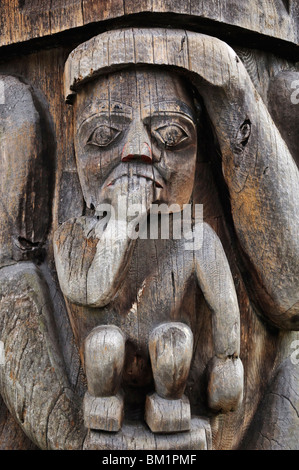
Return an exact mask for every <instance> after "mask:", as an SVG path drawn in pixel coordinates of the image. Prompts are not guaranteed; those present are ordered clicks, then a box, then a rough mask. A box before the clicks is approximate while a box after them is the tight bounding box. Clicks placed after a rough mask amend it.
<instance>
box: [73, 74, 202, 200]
mask: <svg viewBox="0 0 299 470" xmlns="http://www.w3.org/2000/svg"><path fill="white" fill-rule="evenodd" d="M194 116H195V112H194V106H193V103H192V98H191V96H190V94H189V93H188V91H187V88H186V85H185V83H184V81H183V80H182V79H181V78H180V77H178V76H176V75H174V74H171V73H169V72H165V71H155V70H154V69H144V70H143V69H139V70H129V71H122V72H117V73H113V74H110V75H108V76H103V77H100V78H99V79H98V80H97V81H96V82H94V81H93V82H90V83H88V84H86V85H85V86H84V87H83V89H82V90H81V91H80V93H79V94H78V96H77V100H76V105H75V126H76V127H75V150H76V158H77V167H78V172H79V178H80V182H81V186H82V190H83V194H84V198H85V201H86V203H87V205H88V207H92V206H93V207H95V208H96V207H97V206H98V205H99V204H100V203H103V202H108V203H112V205H113V204H114V203H116V202H117V200H116V198H117V196H120V195H128V194H132V193H134V194H135V195H136V198H135V200H134V202H141V199H140V200H138V197H139V196H138V195H140V198H142V200H143V202H144V195H145V197H146V199H147V203H149V204H150V203H153V202H159V203H162V202H164V203H167V204H168V205H170V204H173V203H175V204H179V205H180V207H182V205H183V204H187V203H188V202H189V200H190V196H191V193H192V189H193V180H194V173H195V163H196V153H197V135H196V126H195V117H194Z"/></svg>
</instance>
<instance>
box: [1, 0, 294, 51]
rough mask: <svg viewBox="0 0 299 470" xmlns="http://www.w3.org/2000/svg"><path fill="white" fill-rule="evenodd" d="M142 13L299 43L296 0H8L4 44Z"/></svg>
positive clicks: (3, 19)
mask: <svg viewBox="0 0 299 470" xmlns="http://www.w3.org/2000/svg"><path fill="white" fill-rule="evenodd" d="M137 13H139V14H140V13H147V14H154V13H156V14H159V16H160V18H161V15H164V16H165V15H169V14H170V13H172V14H176V15H184V16H185V17H182V18H184V22H185V24H186V22H188V21H190V22H192V21H194V19H195V20H197V21H198V22H199V21H200V20H201V19H202V18H204V19H208V20H213V21H215V22H217V23H218V24H220V25H221V24H227V25H230V26H236V27H238V28H243V30H245V31H246V30H247V31H254V32H258V33H261V34H262V35H269V36H270V37H273V38H279V39H282V40H284V41H288V42H293V43H294V44H297V43H298V24H297V22H296V19H297V17H298V5H297V2H296V0H290V5H289V7H288V8H286V7H285V4H284V3H283V1H282V0H276V1H274V0H262V1H258V0H254V1H251V2H250V4H249V3H248V4H247V3H242V4H241V5H240V3H239V2H238V1H237V0H222V1H221V2H219V1H216V0H213V1H209V3H208V4H207V2H195V1H193V0H188V1H186V2H184V3H182V2H177V1H174V0H171V1H167V2H162V1H160V0H143V1H142V2H138V3H136V2H133V1H132V0H124V1H121V0H104V1H103V0H101V3H100V8H99V3H98V2H97V1H95V0H67V1H62V0H52V1H50V0H43V1H42V2H41V1H40V2H39V3H38V4H36V3H34V4H33V3H32V1H31V0H24V1H22V2H21V3H20V2H19V0H3V1H2V2H1V8H0V28H1V32H2V34H1V42H0V45H1V46H4V45H9V44H15V43H19V42H22V41H28V40H30V39H33V38H41V37H45V36H49V35H54V34H56V33H60V32H62V31H66V30H71V29H72V28H74V27H76V28H78V27H80V26H84V25H88V24H91V23H94V22H99V23H100V22H102V21H105V20H111V19H115V18H121V19H122V20H124V19H127V18H128V17H130V15H134V14H137ZM186 15H187V19H188V20H187V21H186ZM165 17H166V16H165ZM7 18H9V19H10V20H9V22H8V21H7ZM166 22H167V20H166ZM215 24H216V23H215ZM136 25H138V22H137V24H136Z"/></svg>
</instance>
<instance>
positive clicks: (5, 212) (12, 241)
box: [0, 75, 53, 265]
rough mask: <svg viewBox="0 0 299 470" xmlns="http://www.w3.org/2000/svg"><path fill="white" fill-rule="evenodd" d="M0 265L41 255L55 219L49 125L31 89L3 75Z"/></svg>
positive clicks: (0, 111) (0, 127)
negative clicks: (52, 201)
mask: <svg viewBox="0 0 299 470" xmlns="http://www.w3.org/2000/svg"><path fill="white" fill-rule="evenodd" d="M0 83H1V90H2V93H1V94H2V100H1V102H0V174H1V182H0V265H1V264H2V265H3V264H4V265H5V264H7V263H8V264H9V263H11V260H16V261H19V260H26V259H29V258H32V257H34V256H37V255H38V253H40V249H41V245H42V242H43V240H44V238H45V234H46V231H47V229H48V224H49V220H50V204H49V202H50V173H51V170H50V161H51V155H49V154H50V149H49V148H48V147H49V143H50V142H53V137H52V136H51V138H49V135H48V133H49V130H48V122H47V118H46V116H42V115H41V112H42V111H41V106H40V105H39V104H38V102H37V100H36V98H35V97H34V95H33V93H32V90H31V89H30V87H29V86H28V85H26V84H25V83H23V82H21V81H20V80H19V79H18V78H16V77H12V76H5V75H0Z"/></svg>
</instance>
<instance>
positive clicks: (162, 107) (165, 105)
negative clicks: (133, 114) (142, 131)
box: [142, 100, 196, 123]
mask: <svg viewBox="0 0 299 470" xmlns="http://www.w3.org/2000/svg"><path fill="white" fill-rule="evenodd" d="M168 113H169V114H178V115H181V116H185V117H187V118H189V119H191V121H193V122H194V123H195V122H196V115H195V112H194V111H193V110H192V109H191V108H190V107H189V106H188V105H187V104H186V103H183V102H182V101H179V100H177V101H160V102H156V103H151V104H150V105H147V106H144V107H143V109H142V118H143V119H146V118H148V117H150V116H153V115H161V114H162V115H166V114H168Z"/></svg>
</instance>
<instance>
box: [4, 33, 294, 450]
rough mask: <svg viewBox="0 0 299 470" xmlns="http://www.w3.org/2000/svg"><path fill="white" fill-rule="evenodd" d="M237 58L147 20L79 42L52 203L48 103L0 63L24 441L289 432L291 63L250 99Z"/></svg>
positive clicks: (231, 441)
mask: <svg viewBox="0 0 299 470" xmlns="http://www.w3.org/2000/svg"><path fill="white" fill-rule="evenodd" d="M68 52H70V51H68ZM65 58H66V57H65ZM241 58H242V53H240V54H239V55H237V54H236V52H235V51H234V50H233V49H232V48H231V47H230V46H228V45H227V44H226V43H225V42H223V41H221V40H219V39H217V38H215V37H212V36H210V35H204V34H200V33H197V32H192V31H186V30H183V29H165V28H162V27H156V28H151V29H149V28H134V27H133V28H132V27H130V28H123V29H116V28H113V29H112V30H110V31H106V32H104V33H100V34H98V35H96V36H94V37H92V38H91V39H89V40H88V41H85V42H83V43H82V44H79V45H76V47H75V48H74V50H73V51H72V52H70V54H69V55H68V57H67V59H66V61H65V63H64V92H65V96H64V99H65V101H66V103H65V102H63V104H62V111H61V112H62V113H65V115H66V114H67V113H69V115H70V116H71V117H72V121H71V124H70V129H71V130H72V132H73V134H72V135H69V134H68V136H67V138H66V139H69V140H70V141H71V144H72V142H73V143H74V154H75V168H74V169H73V170H72V171H73V174H75V175H78V184H77V186H76V188H77V189H76V191H73V192H72V195H73V197H74V203H73V205H74V207H75V211H72V213H70V215H68V214H67V211H65V214H64V216H63V217H62V220H61V221H59V223H58V221H57V218H56V215H55V214H56V213H57V210H58V212H59V209H57V207H58V206H59V204H60V206H63V204H64V203H65V202H66V196H65V195H64V193H63V192H62V191H61V181H62V180H59V178H57V177H56V180H55V171H56V174H57V172H58V173H59V171H60V172H61V167H59V168H55V165H54V154H55V151H56V148H55V144H54V142H55V138H54V127H53V124H52V123H51V117H50V113H49V112H48V110H47V109H46V107H45V106H44V102H43V100H42V98H41V96H40V95H39V94H36V93H35V91H34V89H33V88H32V87H30V86H29V85H28V84H27V81H26V80H23V79H20V78H17V77H15V76H12V75H11V74H10V73H6V74H2V73H1V74H0V83H3V89H4V93H5V102H4V103H3V104H0V167H1V170H2V171H1V175H4V177H2V178H1V186H0V192H1V205H0V229H1V232H0V268H1V269H0V279H1V285H0V313H1V315H0V341H1V345H3V357H2V356H1V357H2V359H3V360H2V362H1V361H0V392H1V396H2V398H3V400H4V402H5V405H6V406H7V408H8V410H9V412H10V413H11V415H12V416H13V418H14V419H15V420H16V422H17V423H18V425H19V426H20V428H21V429H22V430H23V431H24V433H25V434H26V436H27V437H28V438H29V439H30V441H31V442H33V443H34V444H35V445H36V446H38V447H39V448H42V449H56V448H59V449H100V450H101V449H110V450H112V449H127V450H135V449H163V450H180V449H187V450H204V449H237V448H241V449H242V448H244V449H261V448H273V447H275V444H273V443H275V442H276V443H277V442H278V443H279V446H281V447H282V448H294V449H295V448H298V411H297V405H298V384H299V372H298V367H297V368H296V366H295V365H294V363H293V362H291V361H290V348H291V344H293V343H292V341H294V339H296V338H297V336H296V333H293V331H298V330H299V287H298V278H299V236H298V235H299V220H298V214H299V199H298V192H299V171H298V166H297V165H298V152H297V150H298V144H297V141H295V138H294V137H293V138H292V136H294V135H295V133H296V123H298V119H297V117H298V116H297V117H296V119H297V121H296V119H295V120H294V122H295V124H294V123H293V122H292V123H290V124H289V125H288V126H286V124H285V122H284V121H285V119H286V116H285V114H287V111H286V109H285V108H283V103H281V108H282V109H283V112H281V113H280V111H279V109H280V104H279V98H281V97H282V96H283V93H287V91H288V92H291V90H293V88H292V86H293V85H292V84H293V83H294V81H295V80H296V79H297V78H298V72H296V71H294V70H292V71H287V70H286V71H280V73H278V74H277V75H276V76H273V77H272V78H271V80H270V79H269V87H268V90H267V103H266V100H265V97H264V96H263V98H262V97H261V96H260V95H259V93H258V91H260V90H257V89H256V87H255V84H254V83H253V82H254V78H253V77H250V76H249V73H248V70H247V69H246V67H245V65H246V60H245V59H244V58H243V60H244V64H245V65H244V64H243V62H242V60H241ZM0 70H1V69H0ZM270 113H271V115H270ZM274 121H275V122H274ZM69 122H70V121H69ZM68 131H69V129H68ZM56 132H57V129H56ZM71 147H72V145H71ZM65 165H66V162H65ZM211 168H212V169H211ZM12 172H13V176H12ZM217 172H218V173H217ZM54 180H55V181H56V187H55V191H53V184H54ZM217 183H218V188H217ZM59 191H61V192H59ZM76 192H77V193H79V194H80V195H81V194H82V204H81V205H80V204H79V203H77V201H78V200H79V198H78V197H77V196H78V194H75V193H76ZM221 192H222V193H221ZM67 194H69V193H67ZM219 194H220V196H219ZM57 195H58V196H57ZM221 198H223V201H221ZM53 200H54V204H53V205H52V206H51V202H52V201H53ZM58 200H59V202H57V201H58ZM221 202H223V206H222V204H221ZM201 205H202V206H203V219H201V218H200V217H199V214H200V212H198V211H199V208H201V207H202V206H201ZM60 206H59V207H60ZM51 210H53V213H54V215H55V217H54V216H53V220H51ZM217 211H219V214H220V216H219V218H221V220H223V222H221V223H220V222H219V224H218V222H217V221H215V220H216V219H217V217H214V216H210V214H216V213H217ZM74 212H75V213H74ZM51 222H52V225H51ZM50 227H51V228H50ZM45 253H46V255H45ZM50 260H52V262H51V261H50ZM51 263H52V264H51ZM56 297H57V298H58V299H59V302H60V303H57V302H58V301H57V298H56ZM57 306H60V307H59V309H60V310H59V311H58V310H57ZM65 306H66V310H64V308H65ZM64 311H65V312H66V311H67V315H66V314H65V317H63V320H61V324H60V323H59V321H60V320H59V319H60V317H61V316H63V312H64ZM68 321H69V323H70V327H69V326H67V328H69V329H67V331H66V332H63V331H60V328H59V326H61V325H62V326H65V325H68ZM62 329H63V328H62ZM63 334H65V335H69V336H68V338H71V337H72V335H73V337H74V340H75V344H73V345H72V346H71V347H70V349H69V350H67V354H64V352H63V351H62V349H63V348H62V340H61V338H62V335H63ZM70 342H71V341H70ZM0 351H1V349H0ZM1 357H0V359H1ZM70 357H71V359H70ZM73 358H76V359H73ZM75 361H77V362H76V365H75V364H74V362H75ZM79 361H80V364H79ZM263 361H265V363H263ZM74 377H75V378H74ZM286 421H287V425H286ZM236 429H238V433H236V431H235V430H236Z"/></svg>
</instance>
